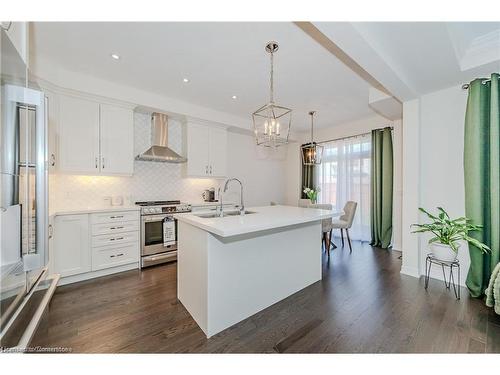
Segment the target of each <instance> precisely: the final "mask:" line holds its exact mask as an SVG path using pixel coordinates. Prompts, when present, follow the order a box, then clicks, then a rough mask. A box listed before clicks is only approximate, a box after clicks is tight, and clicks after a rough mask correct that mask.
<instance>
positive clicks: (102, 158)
mask: <svg viewBox="0 0 500 375" xmlns="http://www.w3.org/2000/svg"><path fill="white" fill-rule="evenodd" d="M102 169H104V158H102Z"/></svg>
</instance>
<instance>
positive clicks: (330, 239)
mask: <svg viewBox="0 0 500 375" xmlns="http://www.w3.org/2000/svg"><path fill="white" fill-rule="evenodd" d="M331 241H332V238H331V237H329V236H328V232H325V242H326V245H325V246H326V252H327V254H328V258H330V243H331Z"/></svg>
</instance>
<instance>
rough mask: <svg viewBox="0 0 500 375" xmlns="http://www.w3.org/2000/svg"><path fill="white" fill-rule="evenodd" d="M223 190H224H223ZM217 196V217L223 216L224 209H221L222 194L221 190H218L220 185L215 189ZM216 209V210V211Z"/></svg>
mask: <svg viewBox="0 0 500 375" xmlns="http://www.w3.org/2000/svg"><path fill="white" fill-rule="evenodd" d="M224 191H225V190H224ZM217 198H218V199H219V203H220V204H219V205H218V206H217V208H216V214H217V216H219V217H224V211H223V210H222V194H221V191H220V186H219V188H218V189H217ZM217 211H218V212H217Z"/></svg>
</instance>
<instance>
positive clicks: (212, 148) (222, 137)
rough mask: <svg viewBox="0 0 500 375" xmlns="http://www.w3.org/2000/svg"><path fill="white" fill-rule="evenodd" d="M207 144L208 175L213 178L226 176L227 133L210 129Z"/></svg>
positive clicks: (222, 130) (223, 130)
mask: <svg viewBox="0 0 500 375" xmlns="http://www.w3.org/2000/svg"><path fill="white" fill-rule="evenodd" d="M208 142H209V147H208V149H209V154H210V155H209V160H210V169H209V173H210V175H211V176H213V177H226V175H227V168H226V165H227V131H226V130H225V129H210V134H209V137H208Z"/></svg>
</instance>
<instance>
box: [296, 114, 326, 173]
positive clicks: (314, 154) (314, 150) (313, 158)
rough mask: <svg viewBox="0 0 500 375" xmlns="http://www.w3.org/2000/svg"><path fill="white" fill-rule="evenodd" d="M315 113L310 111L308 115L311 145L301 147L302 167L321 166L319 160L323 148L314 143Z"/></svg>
mask: <svg viewBox="0 0 500 375" xmlns="http://www.w3.org/2000/svg"><path fill="white" fill-rule="evenodd" d="M315 113H316V112H314V111H311V112H309V115H310V116H311V143H306V144H304V145H302V147H301V149H302V163H303V164H304V165H315V164H321V158H322V156H323V146H320V145H319V144H317V143H316V142H314V140H313V139H314V132H313V131H314V114H315Z"/></svg>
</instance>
